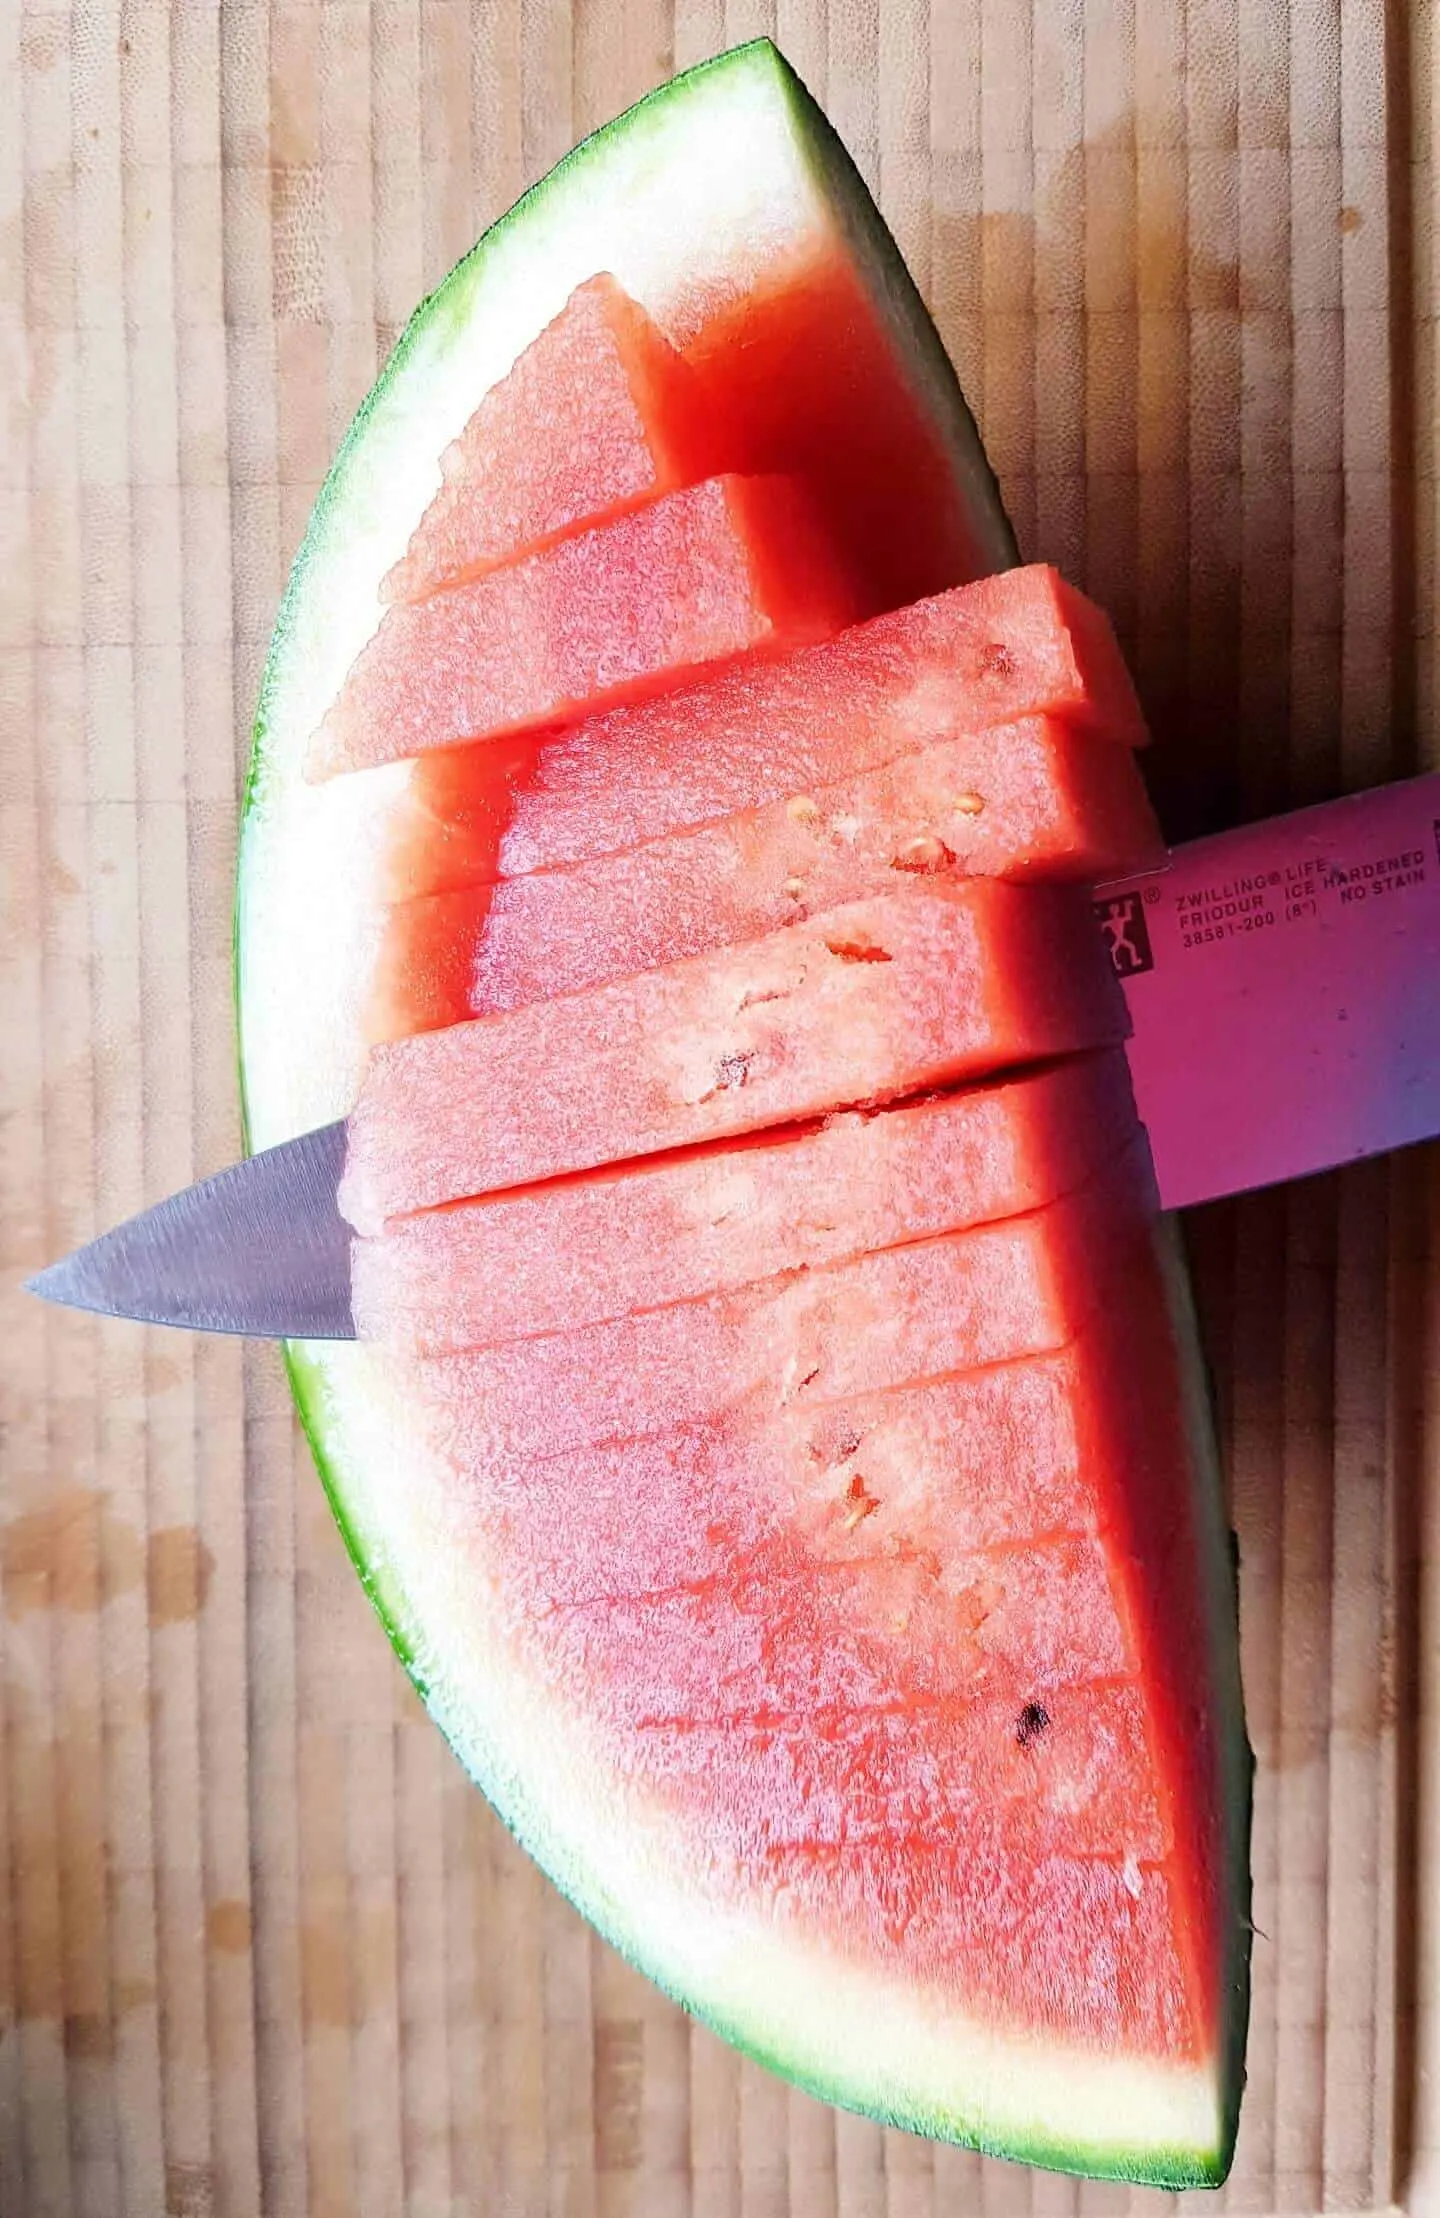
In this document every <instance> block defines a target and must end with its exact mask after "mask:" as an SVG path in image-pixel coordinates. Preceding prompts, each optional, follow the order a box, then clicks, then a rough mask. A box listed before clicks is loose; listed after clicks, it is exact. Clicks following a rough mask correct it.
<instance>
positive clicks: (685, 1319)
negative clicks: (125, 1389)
mask: <svg viewBox="0 0 1440 2218" xmlns="http://www.w3.org/2000/svg"><path fill="white" fill-rule="evenodd" d="M1154 1207H1155V1189H1154V1182H1153V1177H1152V1174H1151V1171H1150V1164H1149V1153H1148V1150H1147V1148H1146V1147H1145V1144H1144V1142H1143V1140H1142V1141H1140V1142H1138V1143H1134V1144H1132V1146H1131V1147H1130V1148H1128V1149H1127V1150H1126V1152H1125V1153H1124V1154H1123V1155H1122V1156H1119V1157H1117V1158H1116V1159H1115V1161H1114V1162H1113V1163H1111V1164H1109V1165H1108V1166H1106V1167H1104V1168H1103V1169H1101V1170H1100V1171H1098V1172H1097V1173H1096V1174H1095V1176H1094V1177H1093V1178H1091V1179H1088V1180H1087V1181H1086V1183H1085V1184H1084V1185H1083V1186H1079V1187H1077V1188H1076V1189H1075V1191H1074V1192H1073V1193H1070V1194H1065V1195H1062V1196H1061V1198H1060V1199H1059V1200H1058V1201H1054V1202H1050V1203H1049V1204H1047V1206H1046V1207H1045V1208H1043V1209H1035V1210H1030V1211H1027V1212H1026V1214H1025V1215H1024V1216H1021V1217H1007V1218H1004V1219H1002V1220H1001V1221H1000V1222H999V1223H996V1224H988V1225H979V1226H972V1227H971V1228H970V1229H968V1230H966V1231H963V1232H947V1233H942V1234H938V1235H935V1236H933V1237H931V1238H927V1239H920V1240H911V1241H906V1242H903V1243H902V1244H900V1245H899V1246H896V1247H893V1248H880V1249H876V1250H874V1251H873V1252H872V1253H870V1254H867V1255H862V1256H856V1257H850V1258H847V1259H846V1260H845V1261H843V1262H839V1263H831V1264H825V1265H822V1266H817V1267H815V1268H813V1269H805V1268H803V1267H802V1268H798V1269H794V1270H791V1271H789V1272H787V1273H785V1274H783V1275H779V1276H776V1277H775V1278H772V1279H767V1280H765V1281H763V1282H761V1283H759V1284H751V1285H744V1286H739V1287H730V1288H726V1289H723V1290H721V1291H718V1292H716V1293H713V1294H705V1295H701V1296H698V1297H696V1298H693V1299H691V1300H687V1301H681V1302H672V1303H665V1304H662V1305H660V1306H658V1307H655V1308H644V1309H636V1310H633V1311H632V1312H631V1313H630V1315H629V1316H628V1317H616V1318H611V1319H607V1320H606V1321H605V1322H604V1323H601V1324H594V1325H585V1326H580V1327H578V1328H575V1329H571V1330H566V1331H561V1332H555V1333H540V1334H537V1335H536V1336H534V1337H521V1338H511V1339H506V1340H503V1341H502V1340H500V1338H499V1336H498V1334H497V1332H496V1329H495V1327H494V1325H493V1324H492V1322H491V1316H490V1311H489V1305H488V1302H487V1299H486V1289H485V1288H484V1287H483V1286H479V1285H477V1286H474V1287H471V1288H469V1289H468V1290H467V1289H457V1292H456V1298H455V1301H454V1303H453V1304H452V1305H451V1307H450V1309H449V1311H448V1314H447V1316H446V1317H445V1318H444V1319H443V1320H440V1319H434V1320H430V1321H429V1322H430V1324H431V1325H432V1326H433V1335H432V1336H431V1337H429V1338H428V1339H427V1346H428V1349H429V1350H430V1352H431V1353H432V1354H433V1356H434V1362H433V1365H432V1364H427V1365H426V1366H425V1370H424V1377H425V1386H426V1392H427V1395H431V1396H433V1398H434V1400H435V1403H436V1405H437V1406H442V1407H444V1408H446V1409H449V1410H451V1411H453V1412H454V1414H455V1421H456V1423H457V1424H458V1425H459V1426H460V1427H461V1428H462V1430H461V1432H460V1433H457V1435H456V1437H455V1440H454V1441H453V1442H452V1443H451V1444H450V1445H451V1446H452V1447H453V1448H455V1449H456V1451H457V1452H458V1451H459V1450H460V1448H461V1447H462V1446H464V1449H465V1453H466V1454H470V1455H474V1456H477V1457H478V1458H479V1459H480V1460H481V1461H482V1462H483V1461H485V1460H486V1459H487V1458H488V1457H489V1456H490V1455H491V1453H492V1452H500V1453H503V1452H504V1444H505V1443H506V1442H509V1443H511V1444H512V1446H513V1444H514V1443H516V1442H520V1441H523V1442H525V1443H527V1445H528V1447H529V1448H530V1450H531V1451H532V1452H534V1453H536V1454H541V1453H544V1454H552V1453H555V1452H558V1450H560V1449H561V1448H566V1447H575V1446H579V1445H581V1444H583V1443H584V1442H587V1441H593V1440H607V1439H628V1438H630V1437H631V1436H632V1435H634V1434H637V1433H643V1432H649V1431H653V1430H654V1429H655V1428H656V1426H657V1425H669V1424H672V1423H680V1422H682V1421H684V1420H688V1419H691V1418H704V1417H710V1416H713V1415H714V1414H715V1412H716V1411H717V1410H720V1409H726V1408H729V1407H730V1406H731V1405H732V1404H738V1403H743V1402H748V1401H750V1400H751V1399H752V1398H757V1399H758V1401H759V1402H760V1403H762V1404H768V1405H769V1406H771V1407H774V1408H781V1407H784V1406H785V1405H787V1404H788V1403H789V1402H791V1401H792V1400H794V1401H797V1402H798V1403H802V1404H804V1405H807V1406H808V1405H809V1404H810V1403H813V1402H827V1401H834V1400H838V1399H843V1398H845V1397H846V1396H849V1395H854V1394H869V1393H878V1392H881V1391H882V1390H883V1389H885V1388H886V1387H890V1386H898V1385H904V1384H905V1382H906V1381H907V1380H910V1379H917V1378H933V1377H939V1376H941V1375H942V1374H944V1373H947V1372H951V1371H958V1370H974V1369H976V1368H977V1367H979V1366H980V1365H983V1364H987V1363H1003V1362H1006V1361H1008V1360H1009V1359H1010V1358H1012V1357H1014V1356H1021V1355H1042V1354H1044V1353H1045V1352H1046V1351H1047V1350H1049V1349H1053V1348H1062V1347H1064V1346H1065V1345H1066V1343H1067V1342H1068V1341H1070V1340H1073V1339H1074V1338H1075V1336H1076V1334H1077V1333H1078V1332H1080V1331H1081V1330H1082V1329H1083V1327H1084V1325H1085V1323H1086V1321H1087V1319H1088V1318H1089V1317H1090V1316H1091V1314H1092V1313H1093V1311H1094V1310H1095V1308H1096V1307H1097V1305H1098V1304H1100V1303H1101V1302H1103V1301H1107V1300H1111V1299H1114V1298H1115V1296H1116V1291H1117V1287H1118V1286H1119V1284H1120V1281H1121V1280H1122V1278H1123V1275H1124V1266H1125V1264H1126V1261H1127V1259H1128V1257H1129V1254H1130V1251H1131V1250H1132V1249H1133V1248H1134V1247H1135V1245H1136V1240H1137V1234H1143V1233H1144V1231H1145V1230H1146V1228H1147V1227H1148V1224H1149V1221H1150V1218H1151V1216H1152V1215H1153V1213H1154ZM467 1291H468V1295H469V1299H468V1301H467V1300H466V1298H465V1296H466V1293H467ZM375 1322H376V1324H377V1325H378V1323H379V1320H378V1319H376V1320H375ZM404 1329H405V1328H404V1320H403V1319H397V1320H396V1323H395V1332H396V1339H397V1343H400V1342H401V1341H402V1339H403V1334H404ZM442 1329H443V1334H444V1337H443V1338H442ZM379 1337H381V1338H382V1339H385V1340H387V1341H388V1339H389V1332H388V1330H387V1331H385V1332H383V1333H381V1334H380V1335H379ZM412 1345H413V1343H412ZM476 1425H478V1426H479V1428H480V1429H479V1430H478V1431H475V1430H473V1427H474V1426H476Z"/></svg>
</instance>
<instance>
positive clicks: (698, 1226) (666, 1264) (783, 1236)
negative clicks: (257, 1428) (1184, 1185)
mask: <svg viewBox="0 0 1440 2218" xmlns="http://www.w3.org/2000/svg"><path fill="white" fill-rule="evenodd" d="M1134 1131H1135V1104H1134V1099H1133V1096H1132V1094H1131V1091H1130V1070H1129V1065H1128V1064H1127V1062H1126V1060H1125V1057H1124V1055H1123V1054H1122V1053H1121V1052H1120V1051H1119V1050H1117V1049H1110V1050H1108V1051H1105V1052H1103V1053H1100V1054H1097V1055H1092V1056H1080V1057H1076V1058H1075V1059H1074V1060H1073V1061H1070V1062H1065V1063H1059V1064H1055V1065H1052V1066H1050V1067H1049V1068H1046V1069H1044V1070H1040V1071H1037V1072H1034V1073H1031V1074H1029V1075H1027V1076H1025V1077H1023V1078H1013V1079H1006V1080H1002V1081H999V1082H997V1083H994V1084H991V1085H988V1086H976V1087H972V1088H970V1089H969V1090H968V1091H966V1092H964V1093H959V1094H940V1095H936V1096H933V1097H931V1098H930V1099H925V1100H920V1101H917V1102H907V1103H906V1104H905V1105H904V1106H903V1107H899V1108H894V1109H883V1110H878V1111H868V1112H866V1111H861V1112H853V1111H852V1112H850V1113H849V1114H845V1115H840V1116H833V1117H830V1118H827V1119H826V1120H825V1122H824V1123H823V1124H822V1125H820V1126H819V1127H818V1128H815V1129H811V1130H806V1129H804V1128H796V1129H791V1130H790V1131H788V1132H782V1133H773V1132H764V1133H760V1134H758V1135H757V1136H756V1137H754V1138H753V1139H751V1140H750V1141H749V1142H748V1143H741V1144H739V1145H737V1146H733V1147H727V1148H703V1149H699V1150H697V1151H695V1152H693V1153H689V1154H683V1155H679V1156H675V1157H672V1158H671V1159H669V1160H668V1161H665V1162H659V1163H656V1162H649V1163H644V1164H639V1165H633V1166H628V1167H626V1168H625V1169H623V1170H619V1171H614V1170H612V1171H603V1172H592V1173H587V1174H584V1175H582V1176H580V1177H578V1178H572V1179H562V1180H559V1181H556V1182H554V1183H552V1184H550V1185H547V1186H541V1187H536V1188H534V1189H532V1190H531V1191H529V1192H526V1193H519V1194H505V1195H499V1196H494V1197H491V1198H490V1199H488V1200H484V1201H479V1202H470V1203H462V1204H459V1205H457V1206H455V1207H452V1208H448V1209H437V1210H431V1211H427V1212H426V1213H425V1214H423V1215H420V1216H414V1217H407V1218H403V1219H401V1220H400V1221H399V1222H397V1223H395V1224H393V1225H391V1226H390V1227H389V1228H388V1229H387V1231H386V1232H385V1234H384V1235H383V1236H382V1237H381V1238H379V1239H373V1240H360V1241H357V1242H356V1244H355V1248H354V1260H353V1263H352V1268H351V1280H352V1290H353V1294H354V1307H355V1320H356V1327H357V1330H359V1331H360V1332H361V1333H362V1334H363V1333H365V1332H367V1331H373V1332H375V1333H376V1335H377V1336H378V1335H379V1334H381V1333H384V1334H385V1335H386V1336H388V1337H390V1338H392V1339H394V1338H396V1337H403V1338H405V1339H407V1340H410V1341H413V1342H414V1343H415V1344H416V1345H420V1346H435V1345H437V1344H438V1345H441V1346H451V1347H454V1346H464V1345H465V1344H466V1342H467V1341H469V1340H473V1339H475V1338H476V1337H477V1334H476V1328H475V1325H474V1310H475V1292H474V1290H475V1289H476V1288H482V1289H483V1290H484V1291H483V1297H482V1298H483V1311H484V1328H483V1331H484V1337H486V1338H493V1339H496V1340H504V1339H509V1338H513V1337H516V1336H518V1335H522V1334H527V1333H539V1332H557V1331H560V1330H562V1329H573V1328H574V1327H576V1326H578V1325H586V1324H595V1323H600V1322H603V1321H604V1320H605V1319H606V1318H612V1317H617V1316H625V1315H628V1314H629V1312H630V1311H632V1310H635V1309H647V1308H654V1307H656V1306H657V1305H659V1304H662V1303H669V1302H678V1301H688V1300H690V1299H691V1298H693V1297H694V1296H695V1295H697V1294H709V1293H714V1292H717V1291H719V1290H720V1289H723V1288H726V1287H732V1286H742V1285H744V1284H746V1283H747V1282H750V1281H755V1280H763V1279H767V1278H770V1277H773V1276H774V1275H776V1274H777V1273H780V1272H784V1271H793V1270H798V1269H801V1268H804V1269H815V1268H817V1267H818V1266H820V1265H823V1264H828V1263H834V1262H838V1261H843V1260H844V1259H845V1258H846V1257H849V1256H857V1255H863V1254H865V1253H866V1252H867V1251H869V1250H870V1249H872V1248H888V1247H895V1246H898V1245H899V1244H900V1243H901V1242H902V1241H906V1240H921V1239H926V1238H929V1237H930V1236H931V1235H932V1234H934V1233H940V1232H953V1231H956V1230H959V1229H961V1228H963V1227H965V1226H969V1225H977V1224H984V1223H986V1222H987V1221H990V1220H993V1219H997V1218H1008V1217H1018V1216H1021V1215H1023V1214H1024V1213H1026V1212H1027V1211H1030V1210H1034V1209H1039V1208H1042V1207H1043V1206H1044V1205H1045V1204H1046V1203H1047V1202H1051V1201H1055V1200H1056V1199H1058V1197H1059V1196H1060V1195H1062V1194H1065V1193H1068V1192H1069V1191H1070V1190H1071V1189H1072V1188H1073V1187H1076V1186H1079V1185H1081V1184H1083V1182H1084V1181H1085V1180H1086V1179H1087V1178H1088V1177H1089V1176H1090V1175H1091V1173H1092V1172H1094V1171H1096V1170H1097V1169H1099V1167H1100V1165H1101V1164H1102V1163H1103V1162H1104V1161H1106V1160H1107V1159H1108V1158H1109V1157H1110V1156H1112V1155H1116V1154H1119V1153H1120V1152H1121V1151H1122V1150H1123V1149H1124V1148H1125V1147H1126V1146H1127V1145H1128V1144H1129V1142H1130V1141H1131V1140H1132V1139H1133V1137H1134Z"/></svg>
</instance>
